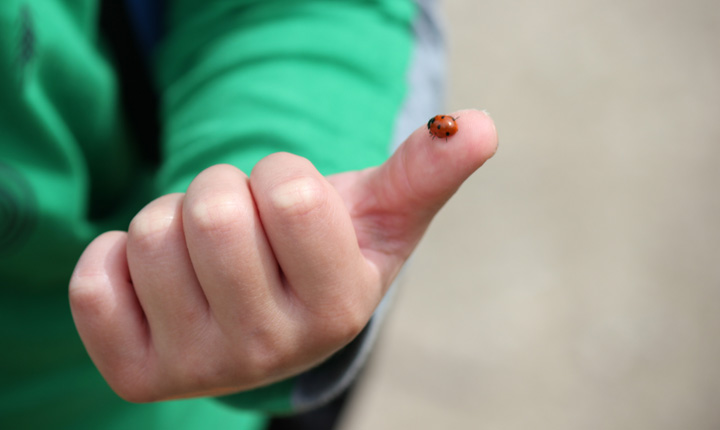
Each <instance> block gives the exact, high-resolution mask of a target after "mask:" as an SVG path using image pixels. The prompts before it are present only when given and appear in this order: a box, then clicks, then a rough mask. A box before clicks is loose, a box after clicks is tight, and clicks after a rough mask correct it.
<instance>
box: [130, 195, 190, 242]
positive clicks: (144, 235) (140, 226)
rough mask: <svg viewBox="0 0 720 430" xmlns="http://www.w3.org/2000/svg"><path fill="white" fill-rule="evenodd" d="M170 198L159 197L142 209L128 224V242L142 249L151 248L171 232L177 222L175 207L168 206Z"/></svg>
mask: <svg viewBox="0 0 720 430" xmlns="http://www.w3.org/2000/svg"><path fill="white" fill-rule="evenodd" d="M171 198H172V196H164V197H161V198H159V199H157V200H155V201H153V202H152V203H150V204H149V205H148V206H146V207H145V208H143V209H142V210H141V211H140V212H138V214H137V215H135V217H134V218H133V219H132V221H131V222H130V227H129V228H128V237H129V240H130V241H131V242H133V243H135V244H138V245H140V246H142V247H147V248H152V247H153V245H154V244H155V243H157V242H158V239H161V238H163V237H165V236H166V235H167V233H168V232H170V231H172V230H173V228H174V227H175V223H176V220H177V215H178V211H177V206H176V205H169V204H167V203H170V202H169V200H170V199H171Z"/></svg>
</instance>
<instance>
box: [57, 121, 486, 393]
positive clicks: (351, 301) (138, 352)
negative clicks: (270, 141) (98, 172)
mask: <svg viewBox="0 0 720 430" xmlns="http://www.w3.org/2000/svg"><path fill="white" fill-rule="evenodd" d="M452 115H453V116H455V117H458V116H461V117H462V120H460V122H459V124H458V125H459V131H458V133H457V134H455V135H454V136H453V137H451V138H450V141H449V143H447V144H446V143H445V142H443V144H442V145H439V144H437V142H433V141H432V140H431V139H430V137H429V136H428V133H427V127H426V126H425V125H423V126H422V127H420V128H418V129H417V130H416V131H415V132H414V133H413V134H412V135H411V136H410V137H408V139H407V140H406V141H405V143H404V144H403V145H402V146H401V147H400V149H399V150H398V151H397V152H396V153H395V154H394V155H393V156H392V157H391V158H390V159H388V160H387V161H386V162H385V163H384V164H382V165H381V166H378V167H374V168H370V169H366V170H362V171H355V172H346V173H341V174H338V175H333V176H329V177H323V176H322V175H320V173H318V171H317V170H316V169H315V168H314V167H313V165H312V164H311V163H310V162H309V161H308V160H306V159H304V158H301V157H298V156H295V155H292V154H287V153H277V154H273V155H270V156H268V157H266V158H265V159H263V160H261V161H260V162H259V163H258V164H257V165H256V166H255V167H254V169H253V170H252V172H251V174H250V176H249V177H248V176H246V175H245V174H244V173H243V172H241V171H240V170H238V169H236V168H234V167H232V166H229V165H217V166H213V167H210V168H208V169H206V170H205V171H203V172H201V173H200V174H199V175H198V176H197V177H196V178H195V179H194V181H193V182H192V184H191V185H190V187H189V188H188V190H187V192H186V193H184V194H169V195H166V196H162V197H160V198H158V199H156V200H154V201H153V202H151V203H150V204H148V205H147V206H146V207H145V208H143V209H142V210H141V211H140V212H139V213H138V214H137V215H136V216H135V218H134V219H133V220H132V222H131V224H130V227H129V229H128V232H120V231H112V232H107V233H104V234H102V235H100V236H99V237H97V238H96V239H95V240H94V241H93V242H92V243H91V244H90V245H89V246H88V247H87V248H86V249H85V251H84V253H83V254H82V256H81V258H80V260H79V261H78V263H77V266H76V268H75V271H74V273H73V275H72V279H71V281H70V289H69V294H70V305H71V309H72V313H73V317H74V319H75V324H76V326H77V329H78V332H79V333H80V336H81V338H82V340H83V343H84V344H85V347H86V349H87V351H88V353H89V354H90V357H91V358H92V360H93V362H94V363H95V365H96V366H97V368H98V369H99V370H100V372H101V373H102V375H103V376H104V377H105V379H106V380H107V382H108V384H109V385H110V386H111V387H112V388H113V390H115V392H116V393H117V394H118V395H120V396H121V397H123V398H124V399H126V400H128V401H131V402H151V401H159V400H167V399H173V398H186V397H199V396H217V395H222V394H229V393H233V392H238V391H242V390H246V389H250V388H255V387H259V386H263V385H266V384H270V383H272V382H276V381H279V380H282V379H284V378H287V377H290V376H292V375H296V374H298V373H300V372H303V371H305V370H307V369H310V368H312V367H313V366H316V365H317V364H319V363H321V362H322V361H323V360H325V359H327V358H328V357H329V356H330V355H332V354H333V353H334V352H336V351H338V350H339V349H341V348H342V347H343V346H345V345H346V344H347V343H349V342H350V341H351V340H352V339H353V338H354V337H355V336H356V335H357V334H358V333H359V332H360V331H361V330H362V328H363V327H364V326H365V324H366V323H367V322H368V320H369V319H370V317H371V316H372V313H373V311H374V310H375V307H376V306H377V305H378V304H379V302H380V300H381V298H382V297H383V294H384V293H385V292H386V291H387V288H388V287H389V285H390V284H391V282H392V280H393V279H394V278H395V276H396V275H397V273H398V271H399V270H400V268H401V266H402V265H403V263H404V262H405V261H406V260H407V258H408V257H409V255H410V253H411V252H412V251H413V249H414V248H415V246H416V245H417V243H418V242H419V240H420V238H421V237H422V235H423V234H424V232H425V230H426V229H427V227H428V225H429V223H430V221H431V220H432V218H433V216H434V215H435V214H436V213H437V211H438V210H439V209H440V208H441V207H442V206H443V205H444V204H445V202H446V201H447V200H448V199H449V198H450V197H451V196H452V195H453V194H454V193H455V191H456V190H457V189H458V187H459V186H460V185H461V184H462V182H463V181H464V180H465V179H467V178H468V177H469V176H470V175H471V174H472V173H473V172H474V171H475V170H476V169H478V168H479V167H480V166H481V165H482V164H483V163H484V162H485V161H486V160H487V159H489V158H490V157H491V156H492V155H493V154H494V153H495V151H496V149H497V134H496V131H495V127H494V125H493V123H492V120H491V119H490V118H489V117H488V116H487V115H485V114H484V113H482V112H479V111H474V110H469V111H460V112H455V113H453V114H452Z"/></svg>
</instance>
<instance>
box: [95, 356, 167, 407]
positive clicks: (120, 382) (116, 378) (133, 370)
mask: <svg viewBox="0 0 720 430" xmlns="http://www.w3.org/2000/svg"><path fill="white" fill-rule="evenodd" d="M103 376H104V377H105V380H106V381H107V383H108V385H110V388H112V390H113V391H114V392H115V394H117V395H118V396H120V397H121V398H122V399H123V400H126V401H128V402H131V403H149V402H154V401H157V400H160V398H159V396H158V395H157V394H155V392H154V390H152V388H151V387H150V386H149V384H148V383H147V379H146V378H145V377H144V373H143V372H141V371H140V370H139V369H138V368H137V367H135V366H129V365H116V366H114V367H112V368H110V369H109V370H108V371H107V372H103Z"/></svg>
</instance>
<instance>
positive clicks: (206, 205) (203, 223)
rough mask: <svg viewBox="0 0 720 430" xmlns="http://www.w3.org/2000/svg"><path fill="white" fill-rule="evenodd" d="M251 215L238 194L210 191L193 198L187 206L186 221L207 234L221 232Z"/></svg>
mask: <svg viewBox="0 0 720 430" xmlns="http://www.w3.org/2000/svg"><path fill="white" fill-rule="evenodd" d="M249 216H252V213H251V210H250V208H249V207H248V205H247V204H245V203H244V202H243V201H242V200H241V199H240V198H239V197H238V195H235V194H232V193H228V192H217V193H210V194H207V195H203V196H198V197H197V198H195V199H193V200H192V202H191V203H190V204H189V205H188V208H187V217H188V219H187V222H189V223H191V224H192V225H193V226H194V227H195V228H197V229H198V230H200V231H202V232H205V233H209V234H222V233H224V232H227V231H228V230H229V229H230V228H231V226H233V225H236V224H237V223H238V222H239V221H242V220H245V219H247V218H248V217H249Z"/></svg>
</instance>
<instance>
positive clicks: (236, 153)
mask: <svg viewBox="0 0 720 430" xmlns="http://www.w3.org/2000/svg"><path fill="white" fill-rule="evenodd" d="M166 3H167V9H166V10H164V11H162V12H163V13H162V17H163V26H162V31H161V32H160V33H158V34H156V36H159V38H157V43H154V42H152V43H148V40H150V39H152V38H148V37H145V38H144V39H143V37H144V36H147V34H144V33H143V32H142V31H140V30H142V28H143V27H142V22H140V21H137V20H136V21H132V22H134V23H135V24H136V25H137V27H135V28H137V29H138V31H137V32H136V33H133V34H118V31H119V30H118V27H117V26H116V25H115V24H116V21H117V20H119V18H118V17H116V16H113V15H109V16H108V15H106V16H105V18H107V19H106V21H107V22H106V23H105V24H107V25H105V26H104V28H105V29H106V30H105V31H101V29H100V25H99V22H100V19H99V17H100V12H101V6H102V5H101V4H100V1H99V0H83V1H78V0H3V1H2V2H0V345H2V349H3V352H2V353H1V354H0V428H8V429H10V428H74V429H79V428H92V429H99V428H103V429H105V428H118V429H120V428H133V429H144V428H148V429H150V428H153V429H161V428H172V429H186V428H187V429H191V428H219V427H220V426H221V425H222V427H223V428H225V427H227V428H243V429H253V428H262V427H263V425H264V422H265V419H266V418H265V416H266V415H267V414H268V413H277V412H291V411H294V410H300V409H304V408H308V407H312V406H313V405H315V404H316V403H318V402H321V401H323V400H325V399H327V398H328V397H330V396H332V394H333V393H336V392H337V391H338V390H340V389H342V388H343V387H344V386H346V385H347V384H348V383H349V380H351V379H352V377H353V375H354V372H355V371H356V370H357V368H358V367H359V365H360V364H361V362H362V359H363V357H364V356H366V355H367V349H368V347H367V344H368V343H369V340H368V339H371V338H372V337H373V336H372V332H374V330H375V328H372V327H368V328H367V329H366V331H365V332H364V333H363V335H361V336H360V337H359V338H358V339H357V340H356V341H354V342H353V344H351V345H350V346H349V347H348V348H346V349H345V350H343V351H341V353H339V354H338V355H337V356H336V357H333V358H332V359H331V360H329V361H328V362H327V363H325V364H323V365H321V366H320V367H319V368H318V369H314V370H313V371H311V372H308V373H307V374H304V375H300V376H298V377H295V378H292V379H290V380H287V381H283V382H280V383H278V384H274V385H271V386H269V387H264V388H260V389H257V390H253V391H249V392H245V393H239V394H237V395H233V396H228V397H225V398H222V399H193V400H182V401H171V402H161V403H155V404H144V405H135V404H130V403H127V402H125V401H123V400H121V399H120V398H119V397H117V396H116V395H115V394H114V393H113V392H112V391H111V390H110V389H109V388H108V386H107V385H106V383H105V382H104V380H103V379H102V377H101V376H100V374H99V373H98V372H97V370H96V369H95V368H94V366H93V365H92V362H91V361H90V359H89V358H88V356H87V354H86V352H85V350H84V348H83V345H82V343H81V342H80V339H79V337H78V335H77V333H76V331H75V328H74V325H73V321H72V317H71V315H70V310H69V306H68V300H67V284H68V280H69V278H70V274H71V273H72V270H73V267H74V265H75V262H76V261H77V259H78V257H79V255H80V253H81V252H82V251H83V249H84V248H85V246H86V245H87V244H88V243H89V242H90V241H91V240H92V239H93V238H94V237H96V236H97V235H98V234H100V233H102V232H104V231H107V230H110V229H120V230H126V229H127V226H128V223H129V221H130V219H131V217H132V216H133V215H134V214H135V213H136V212H137V211H138V210H139V209H140V208H141V207H142V206H143V205H144V204H146V203H147V202H149V201H150V200H152V199H153V198H155V197H157V196H160V195H163V194H167V193H171V192H176V191H185V189H186V187H187V186H188V184H189V183H190V181H191V180H192V179H193V178H194V176H195V175H196V174H197V173H199V172H200V171H201V170H203V169H204V168H206V167H208V166H211V165H213V164H218V163H230V164H233V165H235V166H237V167H239V168H240V169H242V170H243V171H245V172H246V173H249V172H250V170H251V169H252V167H253V165H254V164H255V163H256V162H257V161H258V160H259V159H261V158H262V157H264V156H266V155H268V154H270V153H273V152H277V151H288V152H292V153H295V154H299V155H302V156H304V157H306V158H308V159H309V160H310V161H312V162H313V163H314V164H315V166H316V167H317V168H318V169H319V170H320V172H322V173H323V174H332V173H336V172H341V171H347V170H353V169H361V168H364V167H368V166H370V165H376V164H379V163H381V162H382V161H383V160H384V159H385V158H386V157H387V154H388V151H389V150H390V149H391V147H392V145H394V144H396V143H397V142H399V141H400V140H402V137H403V136H406V135H407V134H408V133H409V132H410V131H411V130H412V129H413V128H415V127H417V126H419V125H421V124H423V123H424V121H426V120H427V118H428V117H429V116H430V115H432V114H434V113H436V109H437V108H438V94H439V93H440V89H441V86H442V84H441V82H442V79H441V76H442V69H443V61H442V57H441V56H440V55H439V52H440V44H439V43H440V39H439V38H438V32H437V28H436V27H434V24H433V21H432V19H431V15H432V14H431V13H430V12H431V8H430V7H429V2H427V1H426V2H422V1H421V2H418V3H415V2H412V1H410V0H375V1H360V0H358V1H350V0H348V1H339V0H326V1H322V0H315V1H300V0H288V1H281V0H264V1H259V0H236V1H203V2H201V1H191V0H184V1H183V0H177V1H167V2H166ZM105 6H107V5H105ZM107 36H114V37H115V38H116V39H115V40H116V41H117V40H121V41H122V40H124V41H125V42H128V41H130V42H132V43H130V44H131V45H135V44H136V43H135V42H137V41H139V42H140V45H141V46H142V47H143V48H144V50H143V49H140V50H139V51H138V52H139V53H140V55H138V56H137V57H128V56H127V55H126V53H125V54H123V52H121V51H122V50H118V49H117V44H115V45H113V44H112V43H110V40H111V39H112V38H111V37H107ZM135 37H138V39H133V38H135ZM132 58H135V60H137V61H139V63H137V62H135V60H132ZM128 62H130V63H131V64H129V65H130V66H133V67H131V68H133V69H134V70H141V71H142V70H145V71H147V72H148V77H149V79H148V83H149V85H150V91H148V92H147V94H144V93H143V91H142V86H140V87H138V85H137V84H138V82H136V80H134V79H136V77H135V76H134V75H132V74H131V75H128V74H123V72H122V71H123V70H124V69H123V67H125V66H127V65H128ZM145 66H147V67H145ZM138 88H140V89H141V90H140V91H138ZM153 100H157V102H158V104H157V109H150V110H148V109H144V107H145V108H146V107H147V106H151V107H152V106H154V105H153V104H152V102H153ZM144 101H147V105H143V103H144ZM153 121H154V123H155V124H156V125H157V126H158V128H157V130H158V131H159V134H155V135H152V133H150V135H148V133H147V132H146V131H147V130H145V129H144V128H143V127H144V124H146V123H153ZM148 136H149V137H148ZM309 142H312V144H308V143H309ZM375 322H376V321H373V322H371V325H373V324H374V323H375ZM375 325H376V324H375Z"/></svg>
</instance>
